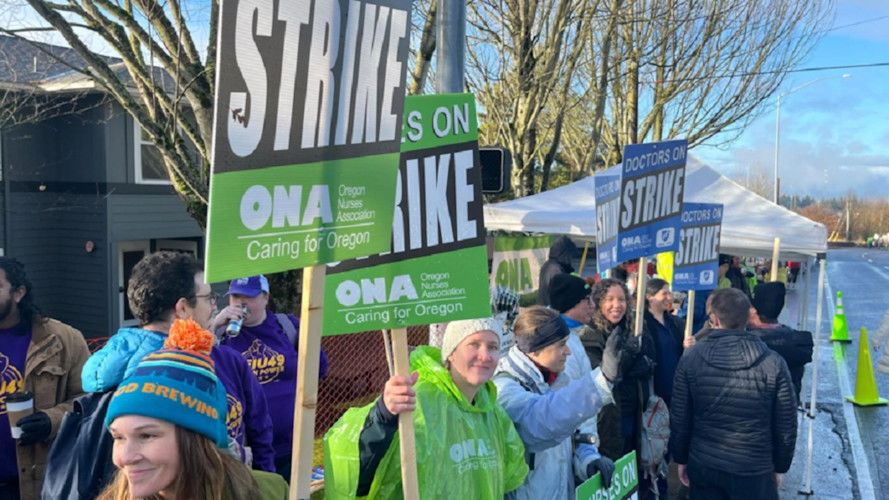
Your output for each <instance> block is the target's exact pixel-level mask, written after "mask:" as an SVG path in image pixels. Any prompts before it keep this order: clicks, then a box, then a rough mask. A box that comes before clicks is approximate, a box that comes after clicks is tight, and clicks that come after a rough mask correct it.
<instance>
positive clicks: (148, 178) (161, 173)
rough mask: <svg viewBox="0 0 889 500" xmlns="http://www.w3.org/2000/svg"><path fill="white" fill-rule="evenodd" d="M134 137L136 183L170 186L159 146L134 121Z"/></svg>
mask: <svg viewBox="0 0 889 500" xmlns="http://www.w3.org/2000/svg"><path fill="white" fill-rule="evenodd" d="M133 132H134V133H133V137H134V138H135V144H134V145H133V151H134V152H135V154H134V156H135V161H134V165H135V166H136V183H137V184H170V179H169V177H167V172H166V170H164V160H163V157H162V156H161V154H160V151H158V149H157V146H155V145H154V143H153V142H152V141H151V138H150V137H149V136H148V134H147V133H146V132H145V130H143V129H142V127H140V126H139V124H138V123H137V122H136V120H133Z"/></svg>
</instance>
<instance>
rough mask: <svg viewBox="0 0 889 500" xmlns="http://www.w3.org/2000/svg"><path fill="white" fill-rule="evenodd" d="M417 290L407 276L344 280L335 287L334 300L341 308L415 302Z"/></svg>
mask: <svg viewBox="0 0 889 500" xmlns="http://www.w3.org/2000/svg"><path fill="white" fill-rule="evenodd" d="M417 298H418V296H417V288H416V287H415V286H414V282H413V280H412V279H411V276H410V275H409V274H400V275H398V276H394V277H392V281H391V283H386V278H362V279H361V280H360V281H354V280H345V281H343V282H342V283H340V284H339V285H337V287H336V300H337V302H339V303H340V305H343V306H347V307H349V306H354V305H357V304H358V303H359V302H360V303H362V304H365V305H369V304H380V303H386V302H395V301H397V300H401V299H409V300H416V299H417Z"/></svg>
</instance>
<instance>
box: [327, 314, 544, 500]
mask: <svg viewBox="0 0 889 500" xmlns="http://www.w3.org/2000/svg"><path fill="white" fill-rule="evenodd" d="M500 338H501V327H500V324H499V322H497V321H495V320H494V319H493V318H484V319H474V320H462V321H453V322H451V323H449V324H448V326H447V328H446V329H445V334H444V339H443V341H442V348H441V350H439V349H436V348H434V347H429V346H420V347H417V348H416V349H415V350H414V352H413V353H412V354H411V368H412V369H413V370H415V371H414V372H413V373H412V375H411V376H410V377H399V376H393V377H391V378H390V379H389V380H388V381H387V382H386V386H385V389H384V390H383V395H382V397H381V398H379V399H378V400H377V401H376V402H374V403H372V404H370V405H368V406H365V407H363V408H353V409H351V410H349V411H348V412H346V414H345V415H343V417H342V418H341V419H340V420H339V421H338V422H337V423H336V424H335V425H334V426H333V427H332V428H331V429H330V430H329V431H328V432H327V434H326V435H325V437H324V470H325V486H324V494H325V498H333V499H339V498H355V497H368V498H401V497H402V485H401V459H400V455H399V445H398V437H397V435H396V434H397V430H398V414H399V413H401V412H403V411H413V418H414V432H415V435H416V455H417V475H418V482H419V489H420V496H421V497H422V498H473V499H491V500H493V499H501V498H503V496H504V495H505V494H506V493H507V492H509V491H512V490H514V489H516V488H518V487H519V486H521V484H522V483H523V482H524V481H525V477H526V476H527V474H528V465H527V463H526V462H525V448H524V445H523V444H522V440H521V438H520V437H519V435H518V433H517V432H516V430H515V427H514V425H513V423H512V420H511V419H510V418H509V416H508V415H507V414H506V412H505V411H504V410H503V408H501V407H500V406H499V405H498V404H497V394H496V389H495V388H494V385H493V383H491V382H490V379H491V377H492V376H493V374H494V369H495V368H496V367H497V361H498V359H499V353H500Z"/></svg>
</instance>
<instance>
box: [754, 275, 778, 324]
mask: <svg viewBox="0 0 889 500" xmlns="http://www.w3.org/2000/svg"><path fill="white" fill-rule="evenodd" d="M784 293H785V290H784V283H781V282H780V281H772V282H770V283H760V284H758V285H756V286H755V287H753V301H752V302H753V307H754V308H755V309H756V312H758V313H759V315H760V316H762V317H764V318H770V319H777V318H778V315H780V314H781V310H782V309H784Z"/></svg>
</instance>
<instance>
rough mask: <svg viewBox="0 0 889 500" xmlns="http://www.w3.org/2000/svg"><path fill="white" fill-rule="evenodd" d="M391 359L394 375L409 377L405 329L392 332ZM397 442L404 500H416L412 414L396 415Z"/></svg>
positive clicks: (418, 489)
mask: <svg viewBox="0 0 889 500" xmlns="http://www.w3.org/2000/svg"><path fill="white" fill-rule="evenodd" d="M392 357H393V360H394V361H395V374H396V375H399V376H402V377H409V376H410V374H411V363H410V359H409V356H408V352H407V328H394V329H393V330H392ZM398 442H399V445H400V451H401V486H402V492H403V494H404V498H405V500H418V499H419V498H420V486H419V482H418V480H417V447H416V444H415V442H414V412H412V411H403V412H401V413H399V414H398Z"/></svg>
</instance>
